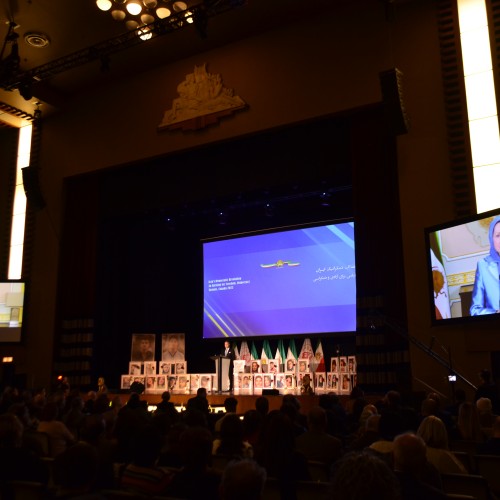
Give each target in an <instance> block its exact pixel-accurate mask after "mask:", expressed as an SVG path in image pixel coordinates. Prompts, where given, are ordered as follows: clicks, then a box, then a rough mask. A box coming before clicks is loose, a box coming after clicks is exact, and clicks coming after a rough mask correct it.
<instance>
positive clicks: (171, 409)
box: [155, 391, 179, 423]
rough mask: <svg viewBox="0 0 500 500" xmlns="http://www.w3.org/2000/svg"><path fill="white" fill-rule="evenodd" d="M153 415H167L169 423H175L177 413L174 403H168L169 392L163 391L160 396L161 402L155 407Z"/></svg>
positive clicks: (177, 416)
mask: <svg viewBox="0 0 500 500" xmlns="http://www.w3.org/2000/svg"><path fill="white" fill-rule="evenodd" d="M155 415H167V416H168V418H169V420H170V421H171V423H174V422H177V420H178V419H179V412H178V411H177V410H176V409H175V405H174V403H172V402H171V401H170V392H168V391H164V392H163V393H162V395H161V402H160V403H158V405H157V406H156V411H155Z"/></svg>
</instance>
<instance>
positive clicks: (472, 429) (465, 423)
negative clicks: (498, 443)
mask: <svg viewBox="0 0 500 500" xmlns="http://www.w3.org/2000/svg"><path fill="white" fill-rule="evenodd" d="M457 427H458V430H459V431H460V435H461V437H462V439H464V440H468V441H480V440H481V439H482V432H481V426H480V424H479V412H478V411H477V408H476V405H475V404H473V403H469V402H465V403H462V404H461V405H460V408H459V410H458V421H457Z"/></svg>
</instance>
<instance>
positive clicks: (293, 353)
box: [286, 339, 298, 360]
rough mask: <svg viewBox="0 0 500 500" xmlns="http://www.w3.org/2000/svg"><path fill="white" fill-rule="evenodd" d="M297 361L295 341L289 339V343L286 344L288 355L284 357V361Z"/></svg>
mask: <svg viewBox="0 0 500 500" xmlns="http://www.w3.org/2000/svg"><path fill="white" fill-rule="evenodd" d="M292 358H293V359H295V360H296V359H297V358H298V356H297V348H296V347H295V340H294V339H291V340H290V342H288V353H287V355H286V359H292Z"/></svg>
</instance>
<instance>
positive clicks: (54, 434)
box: [37, 402, 76, 457]
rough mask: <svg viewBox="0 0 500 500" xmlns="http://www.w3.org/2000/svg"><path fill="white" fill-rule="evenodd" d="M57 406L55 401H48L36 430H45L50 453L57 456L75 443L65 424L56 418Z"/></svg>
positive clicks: (57, 413)
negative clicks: (48, 439)
mask: <svg viewBox="0 0 500 500" xmlns="http://www.w3.org/2000/svg"><path fill="white" fill-rule="evenodd" d="M58 417H59V407H58V404H57V403H56V402H48V403H47V404H46V405H45V407H44V409H43V411H42V414H41V418H40V423H39V424H38V429H37V430H38V431H39V432H45V434H48V435H49V438H50V454H51V456H52V457H57V455H59V454H60V453H62V452H63V451H65V450H66V449H67V448H68V447H69V446H71V445H73V444H75V442H76V439H75V437H74V436H73V434H71V432H70V431H69V429H68V428H67V427H66V425H65V424H64V423H63V422H61V421H60V420H58Z"/></svg>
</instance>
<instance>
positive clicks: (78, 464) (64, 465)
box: [54, 442, 105, 500]
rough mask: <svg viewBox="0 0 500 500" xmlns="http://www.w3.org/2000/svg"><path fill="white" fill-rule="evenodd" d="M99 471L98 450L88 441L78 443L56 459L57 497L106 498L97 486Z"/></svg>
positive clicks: (55, 480)
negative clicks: (96, 480)
mask: <svg viewBox="0 0 500 500" xmlns="http://www.w3.org/2000/svg"><path fill="white" fill-rule="evenodd" d="M97 471H98V458H97V452H96V450H95V449H94V448H93V447H92V446H90V445H89V444H87V443H83V442H80V443H77V444H75V445H74V446H72V447H71V448H68V449H67V450H65V451H63V452H62V453H60V454H59V455H58V456H57V457H56V458H55V460H54V484H55V487H56V490H57V493H56V498H57V499H58V500H59V499H71V500H80V499H81V500H101V499H102V500H105V497H104V496H102V495H101V494H99V492H98V491H97V488H96V484H95V479H96V476H97Z"/></svg>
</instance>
